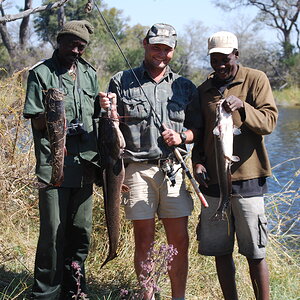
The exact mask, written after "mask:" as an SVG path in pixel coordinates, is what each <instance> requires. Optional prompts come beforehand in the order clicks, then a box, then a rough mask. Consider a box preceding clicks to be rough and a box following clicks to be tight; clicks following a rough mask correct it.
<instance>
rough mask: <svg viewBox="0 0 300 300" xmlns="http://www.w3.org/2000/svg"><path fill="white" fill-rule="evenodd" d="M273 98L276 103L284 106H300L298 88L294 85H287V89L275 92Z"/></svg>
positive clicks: (299, 89)
mask: <svg viewBox="0 0 300 300" xmlns="http://www.w3.org/2000/svg"><path fill="white" fill-rule="evenodd" d="M273 93H274V97H275V100H276V103H278V104H280V105H285V106H294V105H298V106H300V87H299V86H296V85H289V86H288V87H286V88H284V89H281V90H275V91H274V92H273Z"/></svg>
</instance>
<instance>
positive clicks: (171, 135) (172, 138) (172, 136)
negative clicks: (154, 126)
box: [162, 125, 182, 147]
mask: <svg viewBox="0 0 300 300" xmlns="http://www.w3.org/2000/svg"><path fill="white" fill-rule="evenodd" d="M162 137H163V139H164V141H165V143H166V144H167V145H168V146H169V147H171V146H178V145H180V144H181V141H182V140H181V137H180V134H179V133H178V132H176V131H174V130H172V129H170V128H167V127H166V126H165V125H164V131H163V132H162Z"/></svg>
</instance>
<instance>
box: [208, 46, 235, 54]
mask: <svg viewBox="0 0 300 300" xmlns="http://www.w3.org/2000/svg"><path fill="white" fill-rule="evenodd" d="M233 50H234V48H212V49H210V50H209V51H208V55H209V54H212V53H222V54H230V53H232V51H233Z"/></svg>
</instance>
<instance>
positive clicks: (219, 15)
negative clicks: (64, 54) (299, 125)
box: [6, 0, 276, 42]
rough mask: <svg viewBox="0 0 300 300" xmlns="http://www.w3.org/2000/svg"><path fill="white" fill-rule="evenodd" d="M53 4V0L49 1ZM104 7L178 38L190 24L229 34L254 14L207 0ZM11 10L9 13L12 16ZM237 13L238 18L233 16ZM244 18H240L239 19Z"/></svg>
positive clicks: (137, 0) (117, 1)
mask: <svg viewBox="0 0 300 300" xmlns="http://www.w3.org/2000/svg"><path fill="white" fill-rule="evenodd" d="M7 1H11V2H13V3H14V4H13V6H20V7H22V6H23V3H24V0H6V2H7ZM53 1H54V0H53ZM104 2H105V3H106V4H107V7H108V8H110V7H116V8H117V9H119V10H122V11H123V14H122V15H123V17H129V18H130V20H129V25H131V26H133V25H136V24H141V25H143V26H149V27H150V26H151V25H152V24H154V23H160V22H163V23H168V24H171V25H173V26H174V27H175V29H176V30H177V33H178V35H179V36H180V34H184V28H185V26H186V25H189V24H191V22H192V21H201V22H202V23H203V25H204V26H206V27H208V28H209V30H208V35H211V34H212V33H214V32H216V31H219V30H229V31H233V30H232V29H233V27H232V26H234V22H236V23H238V22H243V21H241V20H242V19H243V18H244V20H245V22H249V21H250V20H251V19H252V18H253V17H254V16H255V14H256V10H255V8H252V9H251V8H246V9H245V8H244V9H243V11H240V12H237V11H235V12H233V13H228V12H227V13H225V12H224V11H223V10H221V9H220V8H216V7H215V6H214V5H213V4H212V1H211V0H186V1H182V0H146V1H145V0H144V1H143V0H104ZM39 5H41V0H33V6H34V7H36V6H39ZM16 12H17V10H16V9H14V8H12V9H10V10H9V13H16ZM238 13H240V14H241V15H239V17H237V15H238ZM242 15H243V16H244V17H243V16H242ZM260 37H262V38H263V39H265V40H266V41H268V42H274V40H275V39H276V32H274V31H271V30H265V31H262V33H261V34H260Z"/></svg>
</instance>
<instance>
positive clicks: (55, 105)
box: [45, 88, 66, 186]
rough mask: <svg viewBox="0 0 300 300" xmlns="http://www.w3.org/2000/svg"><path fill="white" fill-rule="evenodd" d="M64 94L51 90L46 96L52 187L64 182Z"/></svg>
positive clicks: (57, 90)
mask: <svg viewBox="0 0 300 300" xmlns="http://www.w3.org/2000/svg"><path fill="white" fill-rule="evenodd" d="M63 100H64V93H63V92H62V91H60V90H59V89H55V88H51V89H48V90H47V91H46V96H45V119H46V127H47V132H48V137H49V142H50V149H51V165H52V174H51V180H50V185H52V186H60V185H61V184H62V182H63V180H64V172H63V169H64V156H65V144H66V115H65V106H64V101H63Z"/></svg>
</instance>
